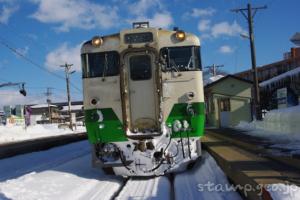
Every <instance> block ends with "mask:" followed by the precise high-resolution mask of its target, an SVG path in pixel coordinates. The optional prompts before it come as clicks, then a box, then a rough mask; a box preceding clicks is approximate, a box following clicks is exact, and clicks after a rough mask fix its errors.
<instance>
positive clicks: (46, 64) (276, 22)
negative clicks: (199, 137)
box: [0, 0, 300, 106]
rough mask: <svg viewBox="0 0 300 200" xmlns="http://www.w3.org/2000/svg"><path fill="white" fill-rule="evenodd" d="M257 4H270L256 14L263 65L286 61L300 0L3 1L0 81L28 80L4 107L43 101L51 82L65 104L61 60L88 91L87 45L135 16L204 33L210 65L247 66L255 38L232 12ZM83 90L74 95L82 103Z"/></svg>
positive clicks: (5, 97)
mask: <svg viewBox="0 0 300 200" xmlns="http://www.w3.org/2000/svg"><path fill="white" fill-rule="evenodd" d="M249 2H250V3H251V4H252V5H253V6H262V5H267V6H268V8H267V9H266V10H260V11H258V13H257V14H256V16H255V19H254V20H255V23H254V24H255V25H254V31H255V39H256V41H255V42H256V51H257V65H264V64H268V63H271V62H275V61H278V60H281V59H282V55H283V53H284V52H286V51H289V49H290V48H291V47H293V46H294V45H293V44H292V43H291V42H290V41H289V39H290V37H291V36H292V35H293V34H294V33H295V32H297V31H298V32H299V31H300V30H299V19H300V12H299V8H300V1H299V0H285V1H283V0H252V1H250V0H249V1H247V0H184V1H182V0H138V1H129V0H123V1H121V0H111V1H109V0H107V1H106V0H102V1H96V0H0V42H1V44H0V83H3V82H8V81H11V82H26V87H27V92H28V96H27V97H26V98H24V97H22V96H20V95H19V94H18V90H17V88H2V89H0V106H1V105H4V104H8V103H11V104H16V103H43V102H45V99H46V97H45V95H44V93H45V92H46V88H47V87H51V88H53V89H52V92H53V96H52V98H53V100H54V101H64V100H65V99H66V98H65V96H66V95H65V81H64V79H63V77H64V72H63V71H62V68H60V67H59V65H62V64H64V63H65V62H68V63H72V64H74V66H73V68H74V69H76V71H77V72H76V73H75V74H74V75H72V84H73V85H75V87H76V88H79V89H81V70H80V57H79V49H80V45H81V44H82V43H83V42H84V41H86V40H89V39H90V38H92V37H93V36H94V35H105V34H111V33H116V32H119V31H120V30H121V29H123V28H130V27H131V22H132V21H141V20H143V21H144V20H147V21H150V25H151V26H156V27H163V28H170V29H172V28H173V27H174V26H177V27H180V28H181V29H184V30H185V31H187V32H191V33H194V34H196V35H198V36H199V37H200V38H201V42H202V62H203V66H207V65H212V64H224V68H223V70H225V71H227V72H229V73H235V72H239V71H243V70H246V69H248V68H249V67H250V66H251V62H250V50H249V41H248V40H247V39H243V38H241V37H240V34H241V33H247V31H248V27H247V22H246V20H245V19H244V17H243V16H242V15H241V14H236V13H233V12H230V9H233V8H239V7H242V8H244V7H246V5H247V3H249ZM8 47H10V48H13V49H15V50H16V51H17V52H18V53H19V54H21V55H23V56H25V57H26V58H27V59H29V60H30V61H31V62H33V63H35V64H34V65H33V64H32V63H30V62H28V60H27V61H26V60H25V59H24V58H22V57H21V56H18V55H16V54H15V53H13V52H12V51H11V50H9V48H8ZM47 70H48V71H47ZM49 71H50V72H49ZM53 73H54V74H56V75H54V74H53ZM57 76H59V77H57ZM75 87H71V91H72V99H73V100H81V99H82V95H81V92H80V90H78V89H76V88H75Z"/></svg>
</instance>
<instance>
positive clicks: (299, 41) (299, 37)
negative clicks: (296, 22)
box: [290, 32, 300, 45]
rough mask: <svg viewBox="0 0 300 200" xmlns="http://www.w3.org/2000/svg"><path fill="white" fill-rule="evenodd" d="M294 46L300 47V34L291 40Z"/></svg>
mask: <svg viewBox="0 0 300 200" xmlns="http://www.w3.org/2000/svg"><path fill="white" fill-rule="evenodd" d="M290 41H291V42H293V43H294V44H297V45H300V32H297V33H295V34H294V35H293V36H292V38H291V39H290Z"/></svg>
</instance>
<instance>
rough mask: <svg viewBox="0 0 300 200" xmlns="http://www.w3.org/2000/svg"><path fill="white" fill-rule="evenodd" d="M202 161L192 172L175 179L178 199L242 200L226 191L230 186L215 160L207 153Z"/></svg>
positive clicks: (234, 193) (231, 191)
mask: <svg viewBox="0 0 300 200" xmlns="http://www.w3.org/2000/svg"><path fill="white" fill-rule="evenodd" d="M202 159H203V160H202V161H201V162H198V163H196V165H195V166H194V168H193V169H192V170H191V171H189V172H185V173H183V174H179V175H177V176H176V177H175V181H174V189H175V196H176V199H178V200H181V199H189V200H196V199H197V200H199V199H205V200H206V199H208V200H215V199H228V200H237V199H241V197H240V196H239V195H238V193H236V192H235V191H233V190H229V189H228V190H227V189H226V188H229V187H230V184H229V182H228V180H227V178H226V176H225V174H224V173H223V171H222V170H221V169H220V167H219V166H218V165H217V163H216V162H215V160H214V159H213V158H212V157H211V156H210V155H209V154H208V153H206V152H205V153H204V154H203V156H202Z"/></svg>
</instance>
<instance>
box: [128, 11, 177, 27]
mask: <svg viewBox="0 0 300 200" xmlns="http://www.w3.org/2000/svg"><path fill="white" fill-rule="evenodd" d="M139 21H148V22H149V23H150V27H157V28H169V27H170V26H171V25H172V24H174V20H173V18H172V16H171V14H170V13H168V12H165V13H155V14H154V15H153V16H152V17H146V16H139V17H136V18H134V19H128V20H127V22H128V23H130V24H132V23H133V22H139Z"/></svg>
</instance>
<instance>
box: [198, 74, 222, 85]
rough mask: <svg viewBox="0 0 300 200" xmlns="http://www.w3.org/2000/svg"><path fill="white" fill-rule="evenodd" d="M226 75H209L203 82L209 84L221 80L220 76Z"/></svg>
mask: <svg viewBox="0 0 300 200" xmlns="http://www.w3.org/2000/svg"><path fill="white" fill-rule="evenodd" d="M223 77H224V76H223V75H220V74H219V75H216V76H212V77H209V78H208V79H207V80H204V81H203V83H204V86H205V85H208V84H211V83H213V82H215V81H217V80H219V79H220V78H223Z"/></svg>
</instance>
